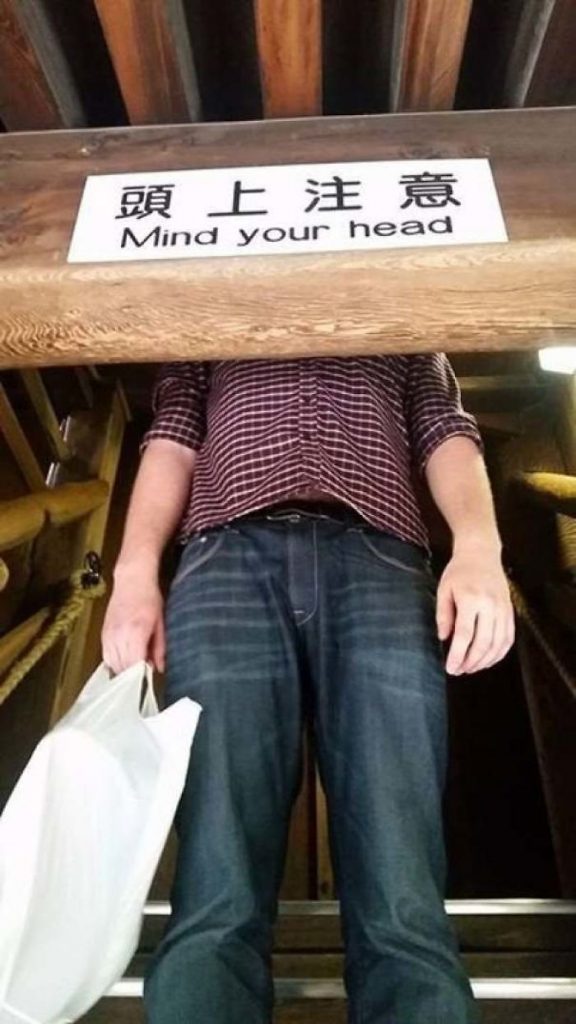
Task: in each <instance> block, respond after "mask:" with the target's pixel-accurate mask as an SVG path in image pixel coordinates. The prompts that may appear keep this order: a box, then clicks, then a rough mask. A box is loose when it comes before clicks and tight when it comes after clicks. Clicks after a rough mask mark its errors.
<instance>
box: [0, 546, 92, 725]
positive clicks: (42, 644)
mask: <svg viewBox="0 0 576 1024" xmlns="http://www.w3.org/2000/svg"><path fill="white" fill-rule="evenodd" d="M86 565H87V568H86V569H79V570H77V571H76V572H73V573H72V575H71V576H70V579H69V580H68V586H69V590H70V593H69V595H68V597H67V598H66V600H65V601H64V603H63V604H62V606H61V607H60V608H59V609H58V611H57V612H56V615H55V616H54V618H53V619H52V621H51V622H50V624H49V625H48V626H47V627H46V629H45V630H44V632H43V633H42V634H41V635H40V636H39V637H38V638H37V639H36V640H35V641H34V643H33V644H32V646H31V647H30V649H29V650H28V651H27V652H26V654H23V655H22V657H20V658H18V659H17V660H16V661H15V662H14V664H13V665H12V667H11V668H10V669H9V671H8V675H7V676H6V678H5V679H4V681H3V682H2V684H0V706H1V705H2V704H3V703H4V701H5V700H7V699H8V697H9V696H10V695H11V694H12V693H13V692H14V690H15V689H16V687H17V686H18V685H19V683H21V682H22V680H23V679H24V678H25V676H27V675H28V673H29V672H30V670H31V669H32V668H34V666H35V665H36V664H37V662H39V661H40V658H42V657H43V656H44V655H45V654H46V652H47V651H49V650H50V648H51V647H53V646H54V644H55V643H56V641H57V640H59V639H60V637H62V636H66V635H67V634H68V633H71V632H72V627H73V625H74V623H75V622H76V619H78V618H79V616H80V615H81V613H82V611H83V609H84V607H85V605H86V602H87V601H94V600H96V598H98V597H102V596H103V595H104V594H105V593H106V583H105V581H104V579H103V578H102V576H101V575H100V561H99V559H98V556H97V555H95V554H94V552H90V554H88V555H87V556H86Z"/></svg>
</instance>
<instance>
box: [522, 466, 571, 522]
mask: <svg viewBox="0 0 576 1024" xmlns="http://www.w3.org/2000/svg"><path fill="white" fill-rule="evenodd" d="M512 479H513V480H514V482H515V483H516V485H517V486H519V487H520V488H521V489H522V490H523V491H524V492H525V493H526V497H529V498H530V500H531V501H533V502H534V503H535V504H537V505H541V506H543V507H544V508H548V509H550V510H551V511H552V512H557V513H559V514H561V515H565V516H576V476H571V475H568V474H566V473H517V474H515V476H514V477H513V478H512Z"/></svg>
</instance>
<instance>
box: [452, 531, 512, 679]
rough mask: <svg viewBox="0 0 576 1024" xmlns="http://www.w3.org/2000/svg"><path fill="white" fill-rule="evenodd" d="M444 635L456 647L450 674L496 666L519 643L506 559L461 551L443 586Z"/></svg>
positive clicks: (479, 551) (483, 551) (481, 551)
mask: <svg viewBox="0 0 576 1024" xmlns="http://www.w3.org/2000/svg"><path fill="white" fill-rule="evenodd" d="M436 622H437V626H438V636H439V637H440V639H441V640H447V639H448V638H449V637H450V636H452V643H451V645H450V651H449V654H448V658H447V661H446V671H447V672H449V673H450V675H454V676H458V675H462V674H464V673H468V672H479V671H480V670H481V669H485V668H490V666H491V665H495V664H496V662H498V661H500V660H501V659H502V658H503V657H504V655H505V654H507V653H508V651H509V650H510V648H511V646H512V644H513V643H514V611H513V608H512V601H511V598H510V590H509V587H508V581H507V579H506V575H505V573H504V570H503V568H502V563H501V560H500V555H499V553H498V552H496V551H494V550H493V549H489V550H486V549H484V548H478V549H473V550H469V551H466V550H464V551H458V550H456V551H455V553H454V555H453V556H452V559H451V561H450V562H449V563H448V565H447V566H446V569H445V570H444V573H443V575H442V578H441V580H440V584H439V587H438V598H437V608H436Z"/></svg>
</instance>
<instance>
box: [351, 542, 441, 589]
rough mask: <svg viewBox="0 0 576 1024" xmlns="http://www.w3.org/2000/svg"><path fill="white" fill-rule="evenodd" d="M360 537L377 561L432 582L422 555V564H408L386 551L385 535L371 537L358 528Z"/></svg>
mask: <svg viewBox="0 0 576 1024" xmlns="http://www.w3.org/2000/svg"><path fill="white" fill-rule="evenodd" d="M359 533H360V538H361V540H362V543H363V544H364V547H365V548H366V549H367V550H368V551H369V552H370V554H371V555H373V556H374V558H376V559H377V560H378V561H379V562H382V563H383V564H384V565H388V566H391V567H392V568H394V569H400V570H401V571H402V572H405V573H408V574H409V575H410V576H417V577H419V578H420V579H425V580H427V581H428V582H432V573H431V572H430V571H429V570H428V568H427V565H426V562H425V560H424V556H422V565H421V566H418V565H409V564H408V563H407V562H404V561H403V560H402V558H401V557H398V556H396V555H393V554H390V552H389V551H386V550H385V548H386V546H387V543H388V542H387V539H386V538H385V537H382V538H379V537H376V538H374V537H371V536H368V534H367V533H366V532H365V531H364V530H360V531H359Z"/></svg>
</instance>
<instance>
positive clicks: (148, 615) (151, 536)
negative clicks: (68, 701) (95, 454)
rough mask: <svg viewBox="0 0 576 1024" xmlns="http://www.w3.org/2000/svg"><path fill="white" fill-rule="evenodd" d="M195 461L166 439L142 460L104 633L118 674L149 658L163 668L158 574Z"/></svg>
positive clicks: (106, 649) (191, 453) (190, 452)
mask: <svg viewBox="0 0 576 1024" xmlns="http://www.w3.org/2000/svg"><path fill="white" fill-rule="evenodd" d="M196 457H197V453H196V451H194V450H193V449H192V448H188V447H185V446H184V445H182V444H178V443H177V442H174V441H170V440H167V439H164V438H156V439H152V440H150V442H149V444H148V446H147V448H146V450H145V452H144V455H143V456H142V461H141V464H140V468H139V471H138V475H137V477H136V482H135V484H134V489H133V492H132V497H131V500H130V507H129V509H128V516H127V519H126V526H125V529H124V538H123V541H122V548H121V551H120V555H119V557H118V561H117V563H116V567H115V570H114V587H113V590H112V596H111V598H110V601H109V604H108V608H107V611H106V617H105V620H104V628H103V632H102V651H103V657H104V661H105V662H106V664H107V665H108V666H109V667H110V668H111V669H112V671H114V672H121V671H122V670H123V669H125V668H128V667H129V666H130V665H133V664H134V663H135V662H136V661H141V660H146V659H147V660H150V661H152V662H153V664H154V665H155V667H156V668H157V669H158V670H159V671H163V669H164V659H165V636H164V621H163V599H162V594H161V592H160V586H159V580H158V571H159V567H160V559H161V556H162V552H163V550H164V547H165V546H166V544H167V542H168V541H169V540H170V538H171V537H172V535H173V533H174V531H175V530H176V527H177V526H178V523H179V522H180V519H181V516H182V513H183V511H184V508H185V505H186V502H187V500H188V497H189V494H190V488H191V485H192V475H193V472H194V466H195V463H196Z"/></svg>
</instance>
